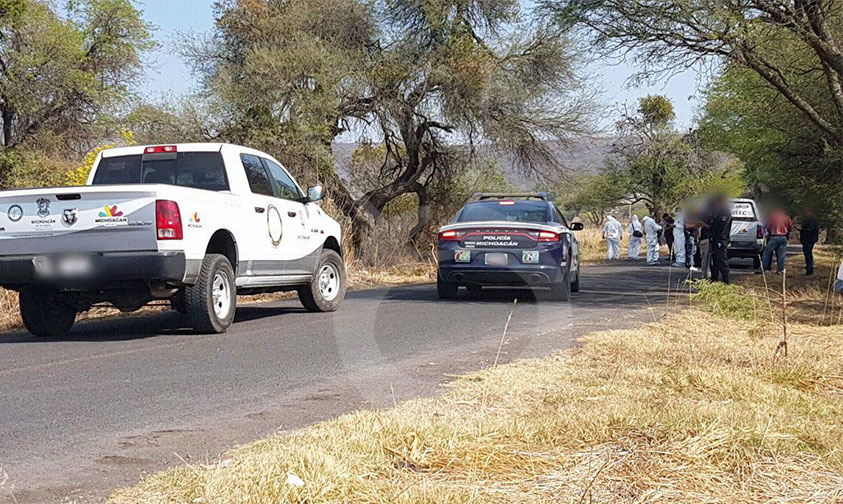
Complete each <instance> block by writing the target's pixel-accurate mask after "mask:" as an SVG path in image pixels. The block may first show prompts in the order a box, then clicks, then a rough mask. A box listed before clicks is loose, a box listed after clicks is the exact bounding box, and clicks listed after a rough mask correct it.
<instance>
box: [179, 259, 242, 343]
mask: <svg viewBox="0 0 843 504" xmlns="http://www.w3.org/2000/svg"><path fill="white" fill-rule="evenodd" d="M184 304H185V308H186V309H187V317H188V320H189V321H190V326H191V327H192V328H193V330H194V331H196V332H198V333H202V334H213V333H223V332H225V331H226V330H227V329H228V328H229V326H231V323H232V322H233V321H234V312H235V310H236V308H237V286H236V285H235V283H234V269H233V268H232V267H231V263H229V262H228V259H226V258H225V256H223V255H220V254H208V255H206V256H205V259H203V260H202V269H201V270H200V271H199V279H198V280H197V281H196V284H195V285H191V286H188V287H186V288H185V289H184Z"/></svg>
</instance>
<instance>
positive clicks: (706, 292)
mask: <svg viewBox="0 0 843 504" xmlns="http://www.w3.org/2000/svg"><path fill="white" fill-rule="evenodd" d="M691 285H692V287H693V289H694V291H695V292H694V293H693V294H692V295H691V300H692V301H694V302H696V303H699V304H701V306H702V307H703V308H705V309H706V310H708V311H710V312H712V313H715V314H717V315H724V316H726V317H732V318H738V319H744V320H753V319H755V318H756V314H757V313H758V311H759V310H762V309H763V306H762V304H761V302H762V300H760V299H758V298H757V297H755V296H754V295H753V294H752V293H751V292H749V291H748V290H746V289H744V288H743V287H739V286H737V285H727V284H724V283H721V282H710V281H708V280H695V281H693V282H692V284H691Z"/></svg>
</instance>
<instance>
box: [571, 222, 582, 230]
mask: <svg viewBox="0 0 843 504" xmlns="http://www.w3.org/2000/svg"><path fill="white" fill-rule="evenodd" d="M583 229H585V225H584V224H583V223H582V222H572V223H571V231H582V230H583Z"/></svg>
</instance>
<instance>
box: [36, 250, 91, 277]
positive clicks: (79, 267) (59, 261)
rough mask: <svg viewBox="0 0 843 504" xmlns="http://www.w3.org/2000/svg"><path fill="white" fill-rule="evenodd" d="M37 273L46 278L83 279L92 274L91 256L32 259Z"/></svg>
mask: <svg viewBox="0 0 843 504" xmlns="http://www.w3.org/2000/svg"><path fill="white" fill-rule="evenodd" d="M32 265H33V266H34V267H35V273H37V274H38V276H41V277H44V278H54V277H81V276H86V275H88V274H90V273H91V269H92V267H91V258H90V257H89V256H84V255H81V256H77V255H71V256H62V257H57V258H52V257H35V258H34V259H32Z"/></svg>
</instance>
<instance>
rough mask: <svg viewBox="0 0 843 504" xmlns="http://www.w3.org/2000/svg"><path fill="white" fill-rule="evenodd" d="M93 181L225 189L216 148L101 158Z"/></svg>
mask: <svg viewBox="0 0 843 504" xmlns="http://www.w3.org/2000/svg"><path fill="white" fill-rule="evenodd" d="M92 184H93V185H107V184H168V185H175V186H180V187H192V188H195V189H205V190H208V191H227V190H228V189H229V187H228V179H227V178H226V176H225V163H224V162H223V159H222V154H220V153H219V152H179V153H178V155H177V156H175V158H174V159H173V158H172V157H162V158H159V159H155V158H154V157H152V156H150V157H149V158H147V159H144V156H142V155H140V154H137V155H132V156H117V157H108V158H103V159H102V160H101V161H100V164H99V166H97V171H96V173H95V174H94V180H93V182H92Z"/></svg>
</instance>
